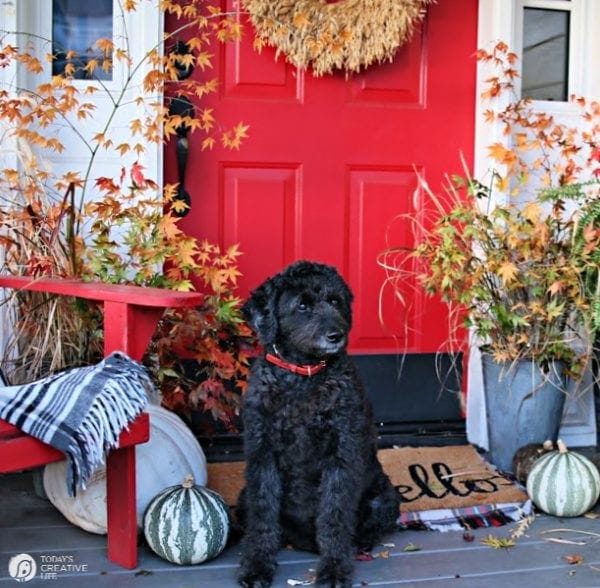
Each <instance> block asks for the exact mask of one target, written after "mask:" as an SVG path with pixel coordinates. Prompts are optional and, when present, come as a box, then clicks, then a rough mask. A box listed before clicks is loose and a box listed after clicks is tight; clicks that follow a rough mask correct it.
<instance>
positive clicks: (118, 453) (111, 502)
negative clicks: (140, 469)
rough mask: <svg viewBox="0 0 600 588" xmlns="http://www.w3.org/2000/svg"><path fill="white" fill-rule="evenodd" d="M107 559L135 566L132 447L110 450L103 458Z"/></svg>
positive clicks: (133, 464) (135, 544)
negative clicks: (104, 465) (104, 462)
mask: <svg viewBox="0 0 600 588" xmlns="http://www.w3.org/2000/svg"><path fill="white" fill-rule="evenodd" d="M106 519H107V528H108V529H109V530H110V531H109V533H108V538H107V549H108V559H110V560H111V561H113V562H115V563H117V564H119V565H122V566H123V567H125V568H135V567H136V566H137V510H136V487H135V447H124V448H119V449H115V450H113V451H111V452H110V453H109V454H108V456H107V458H106Z"/></svg>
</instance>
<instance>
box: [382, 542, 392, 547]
mask: <svg viewBox="0 0 600 588" xmlns="http://www.w3.org/2000/svg"><path fill="white" fill-rule="evenodd" d="M381 547H396V544H395V543H382V544H381Z"/></svg>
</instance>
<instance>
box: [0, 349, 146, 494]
mask: <svg viewBox="0 0 600 588" xmlns="http://www.w3.org/2000/svg"><path fill="white" fill-rule="evenodd" d="M152 392H153V383H152V380H151V379H150V377H149V375H148V373H147V371H146V369H145V368H144V367H143V366H142V365H141V364H139V363H137V362H136V361H134V360H132V359H131V358H129V357H128V356H127V355H125V354H124V353H121V352H115V353H113V354H111V355H109V356H108V357H106V358H105V359H103V360H102V361H101V362H100V363H98V364H96V365H93V366H89V367H82V368H74V369H71V370H67V371H64V372H60V373H58V374H54V375H52V376H48V377H47V378H44V379H42V380H39V381H37V382H33V383H31V384H23V385H21V386H4V387H0V418H1V419H4V420H5V421H8V422H9V423H11V424H12V425H15V426H17V427H19V428H20V429H21V430H22V431H24V432H25V433H27V434H28V435H31V436H32V437H35V438H36V439H39V440H41V441H43V442H44V443H48V444H49V445H52V446H53V447H55V448H56V449H58V450H60V451H62V452H64V453H65V454H66V456H67V463H68V466H69V467H68V468H67V486H68V489H69V493H70V494H71V495H74V494H75V492H76V490H77V489H78V488H85V485H86V482H87V481H88V479H89V477H90V475H91V474H92V473H93V472H94V471H95V470H96V469H97V468H98V467H99V466H100V465H102V464H103V463H104V456H105V453H106V451H108V450H109V449H110V448H112V447H115V446H116V445H117V443H118V439H119V434H120V433H121V431H122V430H123V429H124V428H125V427H127V425H128V423H129V422H131V421H132V420H134V419H135V417H136V416H137V415H138V414H139V413H140V412H141V411H142V410H143V408H144V406H146V403H147V401H148V394H151V393H152Z"/></svg>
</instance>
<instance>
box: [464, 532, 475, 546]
mask: <svg viewBox="0 0 600 588" xmlns="http://www.w3.org/2000/svg"><path fill="white" fill-rule="evenodd" d="M474 540H475V535H473V533H469V531H465V532H464V533H463V541H466V542H467V543H471V541H474Z"/></svg>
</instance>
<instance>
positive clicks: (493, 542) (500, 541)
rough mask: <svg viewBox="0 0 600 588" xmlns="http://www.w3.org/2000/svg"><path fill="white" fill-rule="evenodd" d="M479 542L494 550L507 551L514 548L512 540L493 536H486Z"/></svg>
mask: <svg viewBox="0 0 600 588" xmlns="http://www.w3.org/2000/svg"><path fill="white" fill-rule="evenodd" d="M481 542H482V543H483V544H484V545H487V546H489V547H493V548H494V549H509V548H511V547H514V546H515V542H514V541H512V539H507V538H506V537H494V536H493V535H488V536H487V537H486V538H485V539H482V541H481Z"/></svg>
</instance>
